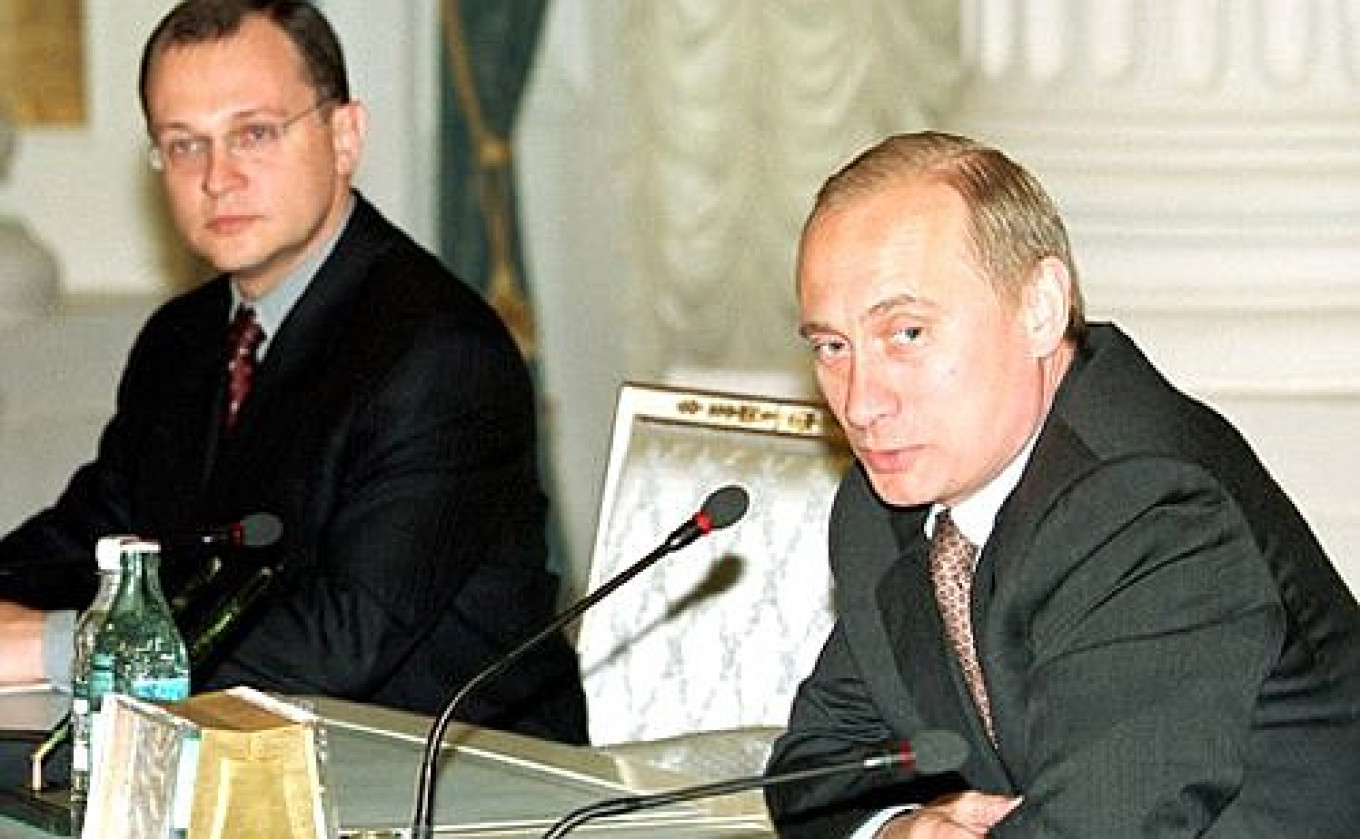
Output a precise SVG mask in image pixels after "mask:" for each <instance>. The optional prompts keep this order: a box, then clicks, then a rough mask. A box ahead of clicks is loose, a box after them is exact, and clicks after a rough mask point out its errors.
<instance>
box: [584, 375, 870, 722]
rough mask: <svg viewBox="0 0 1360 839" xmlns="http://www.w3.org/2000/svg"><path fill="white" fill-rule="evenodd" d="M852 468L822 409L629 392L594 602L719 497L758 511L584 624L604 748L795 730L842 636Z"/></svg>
mask: <svg viewBox="0 0 1360 839" xmlns="http://www.w3.org/2000/svg"><path fill="white" fill-rule="evenodd" d="M850 462H851V458H850V454H849V452H848V449H847V448H846V446H845V443H844V439H843V438H842V437H841V436H840V433H839V429H838V427H837V426H836V424H835V420H834V418H833V417H832V415H831V414H830V412H829V411H827V410H826V408H825V407H824V406H822V405H820V404H818V403H815V402H811V401H798V400H790V399H776V398H766V397H757V396H746V395H738V394H729V393H716V392H711V391H691V390H683V389H679V388H675V387H660V386H651V385H642V384H633V383H629V384H625V385H624V386H623V387H622V388H621V390H620V393H619V400H618V407H617V410H616V413H615V417H614V429H613V438H612V441H611V445H610V452H609V464H608V471H607V473H606V476H605V482H604V490H603V493H602V503H601V506H600V515H599V522H598V525H597V529H596V538H595V547H594V551H593V554H592V557H591V566H590V574H589V586H590V589H591V590H592V591H593V590H594V589H596V588H598V587H599V585H600V584H602V583H604V582H607V581H608V580H609V579H610V578H612V577H614V576H615V575H616V574H618V573H619V572H620V571H623V570H624V569H626V568H628V567H630V566H631V565H632V564H634V563H635V562H637V561H638V560H639V559H641V558H642V557H643V556H646V555H647V554H649V553H650V552H651V551H652V550H653V549H654V548H656V547H657V546H658V545H659V544H660V543H661V541H662V540H663V539H664V538H665V537H666V536H667V535H668V534H670V533H671V532H672V531H673V530H675V528H676V527H678V526H679V525H680V524H681V523H683V522H684V521H685V519H686V518H687V517H688V516H689V515H691V514H692V513H693V512H694V511H695V510H697V509H698V508H699V506H700V505H701V504H702V502H703V500H704V498H705V497H706V496H707V495H708V494H709V493H710V492H712V491H713V490H714V489H716V488H718V487H720V486H723V485H726V484H732V483H736V484H740V485H741V486H743V487H744V488H745V489H746V490H747V492H748V493H749V494H750V497H751V504H750V510H749V512H748V514H747V515H746V517H745V518H744V519H743V520H741V521H740V522H738V523H737V524H735V525H734V526H732V527H731V528H728V529H726V530H719V531H715V532H714V533H712V534H711V535H710V536H708V537H706V538H704V539H701V540H699V541H698V542H696V543H695V544H693V545H691V546H690V547H687V548H685V549H684V550H682V551H680V552H678V553H677V554H675V555H673V556H669V557H666V558H664V559H662V560H661V561H660V562H659V563H657V564H656V565H654V566H653V567H651V568H649V569H648V570H646V571H644V572H642V573H641V574H640V575H638V576H637V577H636V578H635V579H632V580H630V581H629V582H628V583H626V584H625V585H623V586H622V587H621V588H619V589H618V590H617V591H615V592H614V593H613V594H611V595H610V596H609V597H608V598H606V599H605V600H602V601H601V602H600V603H599V604H598V605H596V606H595V608H594V609H592V610H591V611H589V612H587V613H586V615H585V617H584V618H583V620H582V623H581V628H580V634H579V637H578V649H579V651H580V655H581V666H582V671H583V675H584V681H585V688H586V695H587V700H588V705H589V711H590V728H591V740H592V742H593V743H595V744H596V745H610V744H616V743H623V742H632V741H640V740H652V739H657V738H663V737H673V736H677V735H682V734H689V733H693V732H697V731H712V730H719V729H729V728H738V727H749V726H783V725H784V724H785V723H786V722H787V719H788V711H789V706H790V704H791V701H792V698H793V692H794V690H795V689H796V688H797V686H798V683H799V682H800V681H801V680H802V678H803V677H804V676H805V675H806V674H807V672H808V671H809V670H810V669H811V667H812V663H813V661H814V660H815V658H816V656H817V654H818V652H819V651H820V650H821V646H822V644H823V642H824V641H825V639H826V635H827V633H828V632H829V630H830V627H831V621H832V617H831V583H830V572H829V569H828V566H827V559H826V528H827V515H828V513H829V510H830V506H831V500H832V497H833V496H834V493H835V488H836V485H837V484H838V482H839V480H840V477H841V475H842V474H843V473H844V471H845V469H846V468H848V467H849V465H850Z"/></svg>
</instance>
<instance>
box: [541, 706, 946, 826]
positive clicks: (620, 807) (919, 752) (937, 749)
mask: <svg viewBox="0 0 1360 839" xmlns="http://www.w3.org/2000/svg"><path fill="white" fill-rule="evenodd" d="M967 758H968V744H967V743H966V742H964V739H963V738H962V737H960V736H959V735H957V734H955V733H954V732H952V731H922V732H919V733H918V734H917V735H916V736H914V737H913V738H912V739H911V740H910V741H909V742H903V743H901V744H900V745H898V746H896V747H894V748H891V749H885V750H882V751H880V752H878V753H876V754H874V755H871V756H870V757H867V758H861V759H858V760H849V761H845V762H842V763H832V764H827V765H825V766H815V767H811V768H808V769H795V770H792V771H789V772H780V773H778V774H774V775H754V776H751V777H747V778H735V779H733V780H729V781H718V782H716V783H709V784H699V785H698V786H692V787H681V788H680V789H677V790H670V791H668V792H657V793H651V794H648V795H630V796H624V797H622V798H607V799H605V800H603V801H597V802H595V803H594V804H588V805H586V806H584V807H580V808H578V809H576V810H572V811H571V812H570V813H568V814H567V815H566V816H564V817H563V818H562V819H560V820H559V821H557V822H556V823H555V824H553V826H552V829H551V830H549V831H548V832H547V833H545V834H543V839H559V837H562V836H565V835H567V831H569V830H571V829H573V828H575V827H579V826H580V825H582V824H584V823H585V822H587V821H590V820H592V819H597V818H604V817H607V816H622V815H626V814H628V813H635V812H637V811H639V810H649V809H653V808H655V807H665V806H668V805H671V804H680V803H682V802H685V801H694V800H696V799H700V798H714V797H717V796H721V795H733V794H735V793H739V792H748V791H750V790H755V789H765V788H766V787H772V786H778V785H780V784H789V783H796V782H798V781H812V780H816V779H819V778H826V777H829V776H832V775H839V774H842V773H847V772H873V771H877V770H880V769H894V768H899V767H900V774H901V775H902V779H903V780H908V779H910V778H914V777H916V776H917V775H934V774H938V773H941V772H952V771H954V770H956V769H959V768H960V767H962V766H963V762H964V761H965V760H966V759H967Z"/></svg>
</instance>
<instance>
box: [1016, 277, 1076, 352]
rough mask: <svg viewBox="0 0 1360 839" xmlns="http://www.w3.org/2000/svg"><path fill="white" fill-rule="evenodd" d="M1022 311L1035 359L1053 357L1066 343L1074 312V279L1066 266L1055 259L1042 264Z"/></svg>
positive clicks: (1026, 288)
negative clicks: (1068, 324) (1068, 326)
mask: <svg viewBox="0 0 1360 839" xmlns="http://www.w3.org/2000/svg"><path fill="white" fill-rule="evenodd" d="M1023 308H1024V318H1025V329H1026V331H1027V332H1028V334H1029V339H1030V347H1031V350H1032V352H1033V353H1034V356H1035V357H1036V358H1043V357H1045V356H1048V355H1051V354H1052V353H1053V352H1055V351H1056V350H1057V349H1058V347H1059V346H1060V345H1061V344H1062V342H1063V337H1064V336H1065V335H1066V333H1067V321H1068V318H1069V317H1070V313H1071V308H1072V275H1071V273H1070V272H1068V270H1067V266H1066V265H1064V264H1063V263H1062V262H1061V261H1060V260H1057V259H1054V258H1053V257H1048V258H1046V259H1043V260H1040V262H1039V264H1038V265H1036V266H1034V269H1033V271H1032V273H1031V275H1030V281H1029V283H1028V284H1026V286H1025V296H1024V303H1023Z"/></svg>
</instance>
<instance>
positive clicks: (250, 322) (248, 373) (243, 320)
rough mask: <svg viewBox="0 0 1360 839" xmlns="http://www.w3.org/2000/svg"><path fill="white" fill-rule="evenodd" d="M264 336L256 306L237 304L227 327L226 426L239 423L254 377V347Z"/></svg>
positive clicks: (224, 417) (224, 419) (255, 347)
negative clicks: (256, 315)
mask: <svg viewBox="0 0 1360 839" xmlns="http://www.w3.org/2000/svg"><path fill="white" fill-rule="evenodd" d="M263 340H264V329H262V328H261V327H260V322H259V321H258V320H256V318H255V310H254V309H252V308H250V307H249V306H238V307H237V309H236V317H234V318H233V319H232V321H231V328H230V329H229V330H227V411H226V414H225V415H224V416H223V418H222V419H223V422H225V423H226V426H227V428H231V427H233V426H234V425H236V416H237V414H239V413H240V411H241V405H242V404H243V403H244V402H245V401H246V396H247V394H249V393H250V382H251V379H253V378H254V377H255V350H256V349H258V348H259V346H260V342H261V341H263Z"/></svg>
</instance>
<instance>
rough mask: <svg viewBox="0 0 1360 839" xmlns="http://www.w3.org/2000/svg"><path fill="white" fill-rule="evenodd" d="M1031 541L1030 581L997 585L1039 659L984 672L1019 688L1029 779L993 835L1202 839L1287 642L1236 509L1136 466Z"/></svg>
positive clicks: (1164, 473) (1192, 473)
mask: <svg viewBox="0 0 1360 839" xmlns="http://www.w3.org/2000/svg"><path fill="white" fill-rule="evenodd" d="M1038 534H1039V535H1038V538H1037V540H1036V541H1035V543H1034V545H1033V548H1032V550H1031V551H1030V552H1029V553H1028V554H1027V555H1026V556H1025V557H1024V559H1023V564H1022V565H1021V566H1019V567H1016V568H1015V569H1013V571H1012V572H1011V573H1014V574H1019V575H1023V576H1022V578H1021V579H1022V580H1023V582H1020V583H1019V584H1017V585H1015V586H1014V587H1013V588H1008V587H1007V586H1006V584H1005V583H1004V582H1003V583H1002V584H1001V586H1002V590H1003V591H1006V590H1009V591H1013V592H1018V593H1021V594H1020V596H1018V597H1017V598H1016V599H1014V600H1013V601H1011V602H1005V600H1004V599H1000V598H999V599H998V601H997V602H995V603H994V604H993V605H994V607H995V608H996V609H997V611H998V612H999V613H1001V614H1006V615H1013V616H1016V618H1017V621H1019V622H1023V623H1017V627H1016V628H1018V627H1019V626H1021V625H1023V626H1024V631H1023V642H1024V644H1025V645H1026V647H1027V649H1028V650H1029V651H1030V655H1029V657H1028V660H1027V665H1026V666H1025V668H1024V670H1023V672H1009V673H1007V672H996V673H994V674H992V675H989V678H995V679H996V680H997V682H998V684H1010V685H1014V686H1016V687H1017V688H1018V689H1019V690H1020V692H1021V693H1020V694H1019V697H1020V698H1021V699H1022V702H1021V703H1020V705H1019V708H1021V709H1022V711H1021V712H1022V713H1023V720H1022V722H1023V729H1022V730H1023V737H1024V743H1023V745H1022V746H1021V748H1022V749H1023V758H1022V760H1023V766H1022V767H1021V768H1022V769H1023V775H1024V777H1025V778H1026V781H1025V783H1024V784H1023V787H1024V788H1023V789H1022V790H1021V794H1022V795H1023V796H1024V802H1023V804H1022V806H1021V807H1019V808H1018V809H1017V810H1015V811H1013V813H1012V814H1011V815H1010V816H1008V817H1007V819H1006V820H1005V821H1004V822H1002V823H1001V824H1000V825H998V826H997V827H996V828H995V829H994V830H993V832H992V833H991V834H990V835H992V836H996V837H1002V838H1003V839H1006V838H1008V837H1037V836H1104V837H1121V836H1130V837H1132V836H1158V837H1182V836H1184V837H1190V836H1198V835H1200V834H1201V833H1202V832H1203V831H1204V830H1205V829H1206V828H1207V827H1208V826H1210V825H1211V824H1212V823H1213V822H1214V820H1215V818H1216V816H1217V814H1218V813H1219V812H1221V811H1222V809H1223V808H1224V807H1225V806H1226V805H1227V804H1228V803H1230V802H1231V801H1232V800H1233V799H1234V798H1235V797H1236V796H1237V794H1238V792H1239V790H1240V789H1241V785H1242V783H1243V778H1244V772H1245V761H1246V760H1247V759H1248V751H1249V744H1248V734H1249V732H1250V730H1251V728H1252V725H1253V709H1254V705H1255V701H1256V697H1257V695H1258V693H1259V691H1260V690H1261V686H1262V684H1263V682H1264V680H1265V678H1266V675H1267V673H1268V672H1269V670H1270V668H1271V665H1272V663H1273V662H1275V661H1276V660H1277V658H1278V657H1279V655H1280V651H1281V647H1282V644H1283V637H1284V619H1283V609H1282V606H1281V604H1280V602H1279V601H1278V598H1277V596H1276V593H1275V589H1274V586H1273V581H1272V578H1271V575H1270V573H1269V570H1268V567H1267V565H1266V562H1265V560H1264V559H1263V557H1262V555H1261V552H1260V551H1259V549H1258V547H1257V545H1256V543H1255V540H1254V537H1253V534H1252V532H1251V531H1250V529H1249V527H1248V525H1247V523H1246V520H1245V517H1244V516H1243V514H1242V511H1241V510H1240V509H1239V508H1238V507H1237V505H1236V504H1235V502H1234V501H1233V500H1232V498H1230V497H1229V496H1228V495H1227V493H1226V492H1225V491H1224V490H1223V489H1222V487H1221V486H1220V485H1219V484H1217V482H1215V481H1214V480H1213V479H1212V478H1211V477H1210V476H1208V475H1207V474H1206V473H1204V472H1203V471H1201V470H1199V469H1198V468H1196V467H1194V466H1190V465H1186V464H1183V463H1179V462H1174V461H1169V460H1163V461H1157V460H1155V459H1141V460H1131V461H1128V462H1124V463H1121V464H1116V465H1114V466H1110V467H1107V468H1103V469H1101V470H1099V471H1098V472H1097V473H1095V474H1094V475H1092V476H1090V477H1089V478H1088V479H1086V480H1084V481H1082V482H1079V483H1078V484H1076V485H1075V486H1074V487H1073V489H1072V491H1070V492H1069V493H1067V494H1066V495H1065V496H1064V497H1063V499H1062V500H1061V501H1059V503H1058V504H1057V505H1056V507H1055V508H1054V509H1053V510H1052V511H1051V513H1050V515H1049V516H1048V521H1047V522H1046V523H1045V524H1043V525H1041V526H1040V528H1039V530H1038ZM1002 690H1005V688H1002ZM1002 712H1003V713H1004V712H1005V711H1004V710H1003V711H1002ZM1012 760H1013V759H1012Z"/></svg>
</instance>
